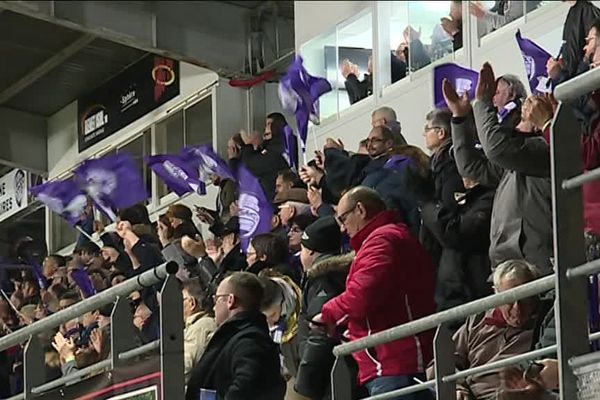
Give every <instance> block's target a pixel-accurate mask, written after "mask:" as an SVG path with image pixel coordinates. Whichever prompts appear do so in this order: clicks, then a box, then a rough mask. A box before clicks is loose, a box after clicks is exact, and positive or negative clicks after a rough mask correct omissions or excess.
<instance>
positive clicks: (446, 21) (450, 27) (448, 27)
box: [440, 17, 458, 36]
mask: <svg viewBox="0 0 600 400" xmlns="http://www.w3.org/2000/svg"><path fill="white" fill-rule="evenodd" d="M440 22H441V25H442V29H444V30H445V31H446V33H448V34H449V35H450V36H454V35H456V34H457V33H458V24H457V23H456V21H453V20H451V19H450V18H447V17H444V18H441V19H440Z"/></svg>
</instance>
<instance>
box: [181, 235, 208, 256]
mask: <svg viewBox="0 0 600 400" xmlns="http://www.w3.org/2000/svg"><path fill="white" fill-rule="evenodd" d="M181 248H182V249H183V251H185V252H186V253H188V254H189V255H190V256H192V257H195V258H200V257H206V246H205V245H204V241H203V240H202V239H201V238H200V237H198V236H196V240H194V239H192V238H191V237H189V236H184V237H182V238H181Z"/></svg>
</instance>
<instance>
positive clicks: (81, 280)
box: [71, 268, 97, 298]
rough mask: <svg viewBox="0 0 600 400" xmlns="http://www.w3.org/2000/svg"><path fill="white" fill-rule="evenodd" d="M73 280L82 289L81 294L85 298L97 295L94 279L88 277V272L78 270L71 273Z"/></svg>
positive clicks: (81, 269)
mask: <svg viewBox="0 0 600 400" xmlns="http://www.w3.org/2000/svg"><path fill="white" fill-rule="evenodd" d="M71 278H73V280H74V281H75V283H76V284H77V286H78V287H79V289H81V293H82V294H83V297H85V298H88V297H92V296H93V295H95V294H96V293H97V292H96V288H95V287H94V284H93V283H92V279H91V278H90V276H89V275H88V273H87V271H86V270H85V269H83V268H77V269H74V270H73V271H71Z"/></svg>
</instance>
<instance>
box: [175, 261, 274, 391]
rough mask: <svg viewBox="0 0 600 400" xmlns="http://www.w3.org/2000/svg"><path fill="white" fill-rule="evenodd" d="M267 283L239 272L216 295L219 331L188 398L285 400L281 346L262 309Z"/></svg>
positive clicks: (199, 365)
mask: <svg viewBox="0 0 600 400" xmlns="http://www.w3.org/2000/svg"><path fill="white" fill-rule="evenodd" d="M262 297H263V287H262V285H261V282H260V280H259V279H258V277H257V276H255V275H253V274H251V273H248V272H235V273H233V274H232V275H230V276H229V277H227V278H225V279H224V280H223V281H222V282H221V283H220V284H219V287H218V288H217V291H216V294H215V295H214V296H213V301H214V311H215V322H216V324H217V327H218V328H217V330H216V331H215V333H214V334H213V336H212V338H211V339H210V341H209V343H208V345H207V347H206V350H205V351H204V354H203V355H202V358H201V359H200V361H199V362H198V363H197V364H196V366H195V367H194V368H193V370H192V373H191V377H190V380H189V382H188V388H187V392H186V400H197V399H198V398H199V396H200V394H201V391H202V393H206V392H209V393H212V394H213V395H215V394H216V398H219V399H231V400H237V399H239V400H242V399H244V400H283V398H284V395H285V390H286V385H285V381H284V380H283V377H282V376H281V371H280V362H279V350H278V348H277V345H276V344H275V343H274V342H273V340H271V337H270V336H269V328H268V326H267V320H266V318H265V316H264V315H263V314H262V313H261V312H260V304H261V301H262Z"/></svg>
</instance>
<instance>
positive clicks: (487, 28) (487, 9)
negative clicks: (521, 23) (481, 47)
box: [469, 0, 548, 38]
mask: <svg viewBox="0 0 600 400" xmlns="http://www.w3.org/2000/svg"><path fill="white" fill-rule="evenodd" d="M544 3H548V2H547V1H535V0H534V1H472V2H471V3H470V4H469V11H470V13H471V15H473V16H474V17H475V18H477V34H478V35H479V37H480V38H481V37H483V36H485V35H487V34H488V33H491V32H494V31H496V30H498V29H500V28H502V27H503V26H504V25H506V24H509V23H511V22H512V21H515V20H517V19H519V18H521V17H522V16H523V15H524V14H525V13H529V12H532V11H533V10H535V9H537V8H539V7H541V6H542V5H544Z"/></svg>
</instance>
